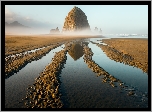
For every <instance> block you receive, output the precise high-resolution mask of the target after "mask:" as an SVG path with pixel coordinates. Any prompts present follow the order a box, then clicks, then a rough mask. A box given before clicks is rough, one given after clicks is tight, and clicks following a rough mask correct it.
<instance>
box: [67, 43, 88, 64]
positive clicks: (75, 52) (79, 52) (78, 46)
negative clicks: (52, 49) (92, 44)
mask: <svg viewBox="0 0 152 112" xmlns="http://www.w3.org/2000/svg"><path fill="white" fill-rule="evenodd" d="M83 44H85V45H88V42H75V43H73V44H72V46H71V48H70V50H69V52H68V53H69V55H70V56H71V57H72V58H73V59H74V60H75V61H76V60H77V59H79V58H80V57H82V56H83V47H82V45H83Z"/></svg>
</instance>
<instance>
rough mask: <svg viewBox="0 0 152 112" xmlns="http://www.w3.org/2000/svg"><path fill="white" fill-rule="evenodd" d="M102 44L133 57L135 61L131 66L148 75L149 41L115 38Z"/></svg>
mask: <svg viewBox="0 0 152 112" xmlns="http://www.w3.org/2000/svg"><path fill="white" fill-rule="evenodd" d="M102 42H104V43H106V44H108V45H109V46H110V47H111V48H113V49H116V50H117V51H119V52H121V53H122V54H123V55H129V56H131V57H132V58H133V60H132V63H129V65H134V66H136V67H138V68H140V69H142V70H143V71H144V72H146V73H148V39H145V38H143V39H142V38H128V39H127V38H113V39H103V40H102Z"/></svg>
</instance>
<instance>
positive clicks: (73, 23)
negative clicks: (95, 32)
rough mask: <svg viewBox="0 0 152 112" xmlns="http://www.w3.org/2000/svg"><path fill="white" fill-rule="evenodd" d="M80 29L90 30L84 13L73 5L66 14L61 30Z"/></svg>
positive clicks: (71, 30)
mask: <svg viewBox="0 0 152 112" xmlns="http://www.w3.org/2000/svg"><path fill="white" fill-rule="evenodd" d="M82 30H90V25H89V23H88V20H87V16H86V15H85V13H84V12H83V11H82V10H81V9H80V8H78V7H76V6H75V7H74V8H73V9H72V10H71V11H70V12H69V13H68V16H66V18H65V22H64V26H63V29H62V32H66V31H70V32H73V31H82Z"/></svg>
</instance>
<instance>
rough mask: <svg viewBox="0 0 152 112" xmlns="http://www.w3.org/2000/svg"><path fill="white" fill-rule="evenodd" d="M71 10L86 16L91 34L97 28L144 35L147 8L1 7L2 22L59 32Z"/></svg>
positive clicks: (124, 6)
mask: <svg viewBox="0 0 152 112" xmlns="http://www.w3.org/2000/svg"><path fill="white" fill-rule="evenodd" d="M74 6H77V7H79V8H81V10H82V11H83V12H84V13H85V14H86V16H87V19H88V22H89V25H90V27H91V30H94V28H95V27H98V29H100V28H101V29H102V32H103V34H104V33H105V34H123V33H125V34H148V5H5V21H6V22H8V23H10V22H13V21H18V22H19V23H21V24H23V25H25V26H30V27H32V28H35V27H36V28H39V27H40V28H44V29H48V31H49V30H50V29H55V28H56V27H58V28H59V30H60V31H61V30H62V28H63V24H64V21H65V17H66V16H67V15H68V12H69V11H70V10H71V9H72V8H73V7H74Z"/></svg>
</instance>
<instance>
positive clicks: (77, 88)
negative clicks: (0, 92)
mask: <svg viewBox="0 0 152 112" xmlns="http://www.w3.org/2000/svg"><path fill="white" fill-rule="evenodd" d="M99 40H102V38H91V39H85V40H81V41H79V40H77V41H73V44H72V46H71V48H70V50H69V51H68V53H67V54H66V56H67V60H66V64H64V68H63V69H62V70H61V74H60V82H61V84H60V88H59V89H60V92H61V94H62V95H61V101H62V102H63V104H64V105H63V108H147V107H148V96H147V95H148V75H147V74H146V73H143V71H142V70H140V69H138V68H136V67H132V66H129V65H125V64H123V63H120V62H115V61H114V60H111V59H110V58H109V57H107V55H106V54H105V52H103V50H102V49H101V48H99V47H98V46H97V45H96V44H93V43H91V42H95V43H98V44H103V45H106V44H104V43H101V42H100V41H99ZM84 45H85V46H88V47H89V48H91V50H92V52H93V56H92V60H93V61H94V62H95V63H96V64H98V65H99V66H100V67H101V68H102V69H104V70H105V71H106V72H108V73H109V74H110V75H112V76H114V77H115V78H117V79H119V80H121V81H122V82H123V83H124V84H125V87H124V88H121V87H120V86H119V84H117V82H115V84H116V85H117V86H116V87H112V86H111V85H110V84H109V83H104V82H102V78H103V76H102V75H101V76H98V77H97V74H96V73H94V72H93V71H92V70H91V69H90V68H88V65H87V64H86V63H85V61H84V59H83V58H84V52H83V47H84ZM64 46H66V44H64V45H62V46H60V47H57V48H55V49H53V50H51V51H50V52H49V53H48V54H46V56H44V57H42V58H41V59H40V60H37V61H33V62H31V63H28V64H27V65H26V66H25V67H24V68H22V69H21V70H20V71H19V72H18V73H15V74H14V75H12V76H11V77H9V78H8V79H5V108H24V107H25V106H24V103H23V102H22V98H24V97H25V96H26V93H27V89H26V88H27V87H29V85H32V84H33V83H34V79H35V78H37V77H38V76H39V74H40V73H41V72H42V71H43V70H44V68H45V66H47V65H48V64H49V63H51V59H52V58H53V57H54V54H55V52H58V51H60V50H62V49H63V48H64ZM129 89H134V93H135V94H134V95H131V96H129V95H128V92H129V91H128V90H129Z"/></svg>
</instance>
